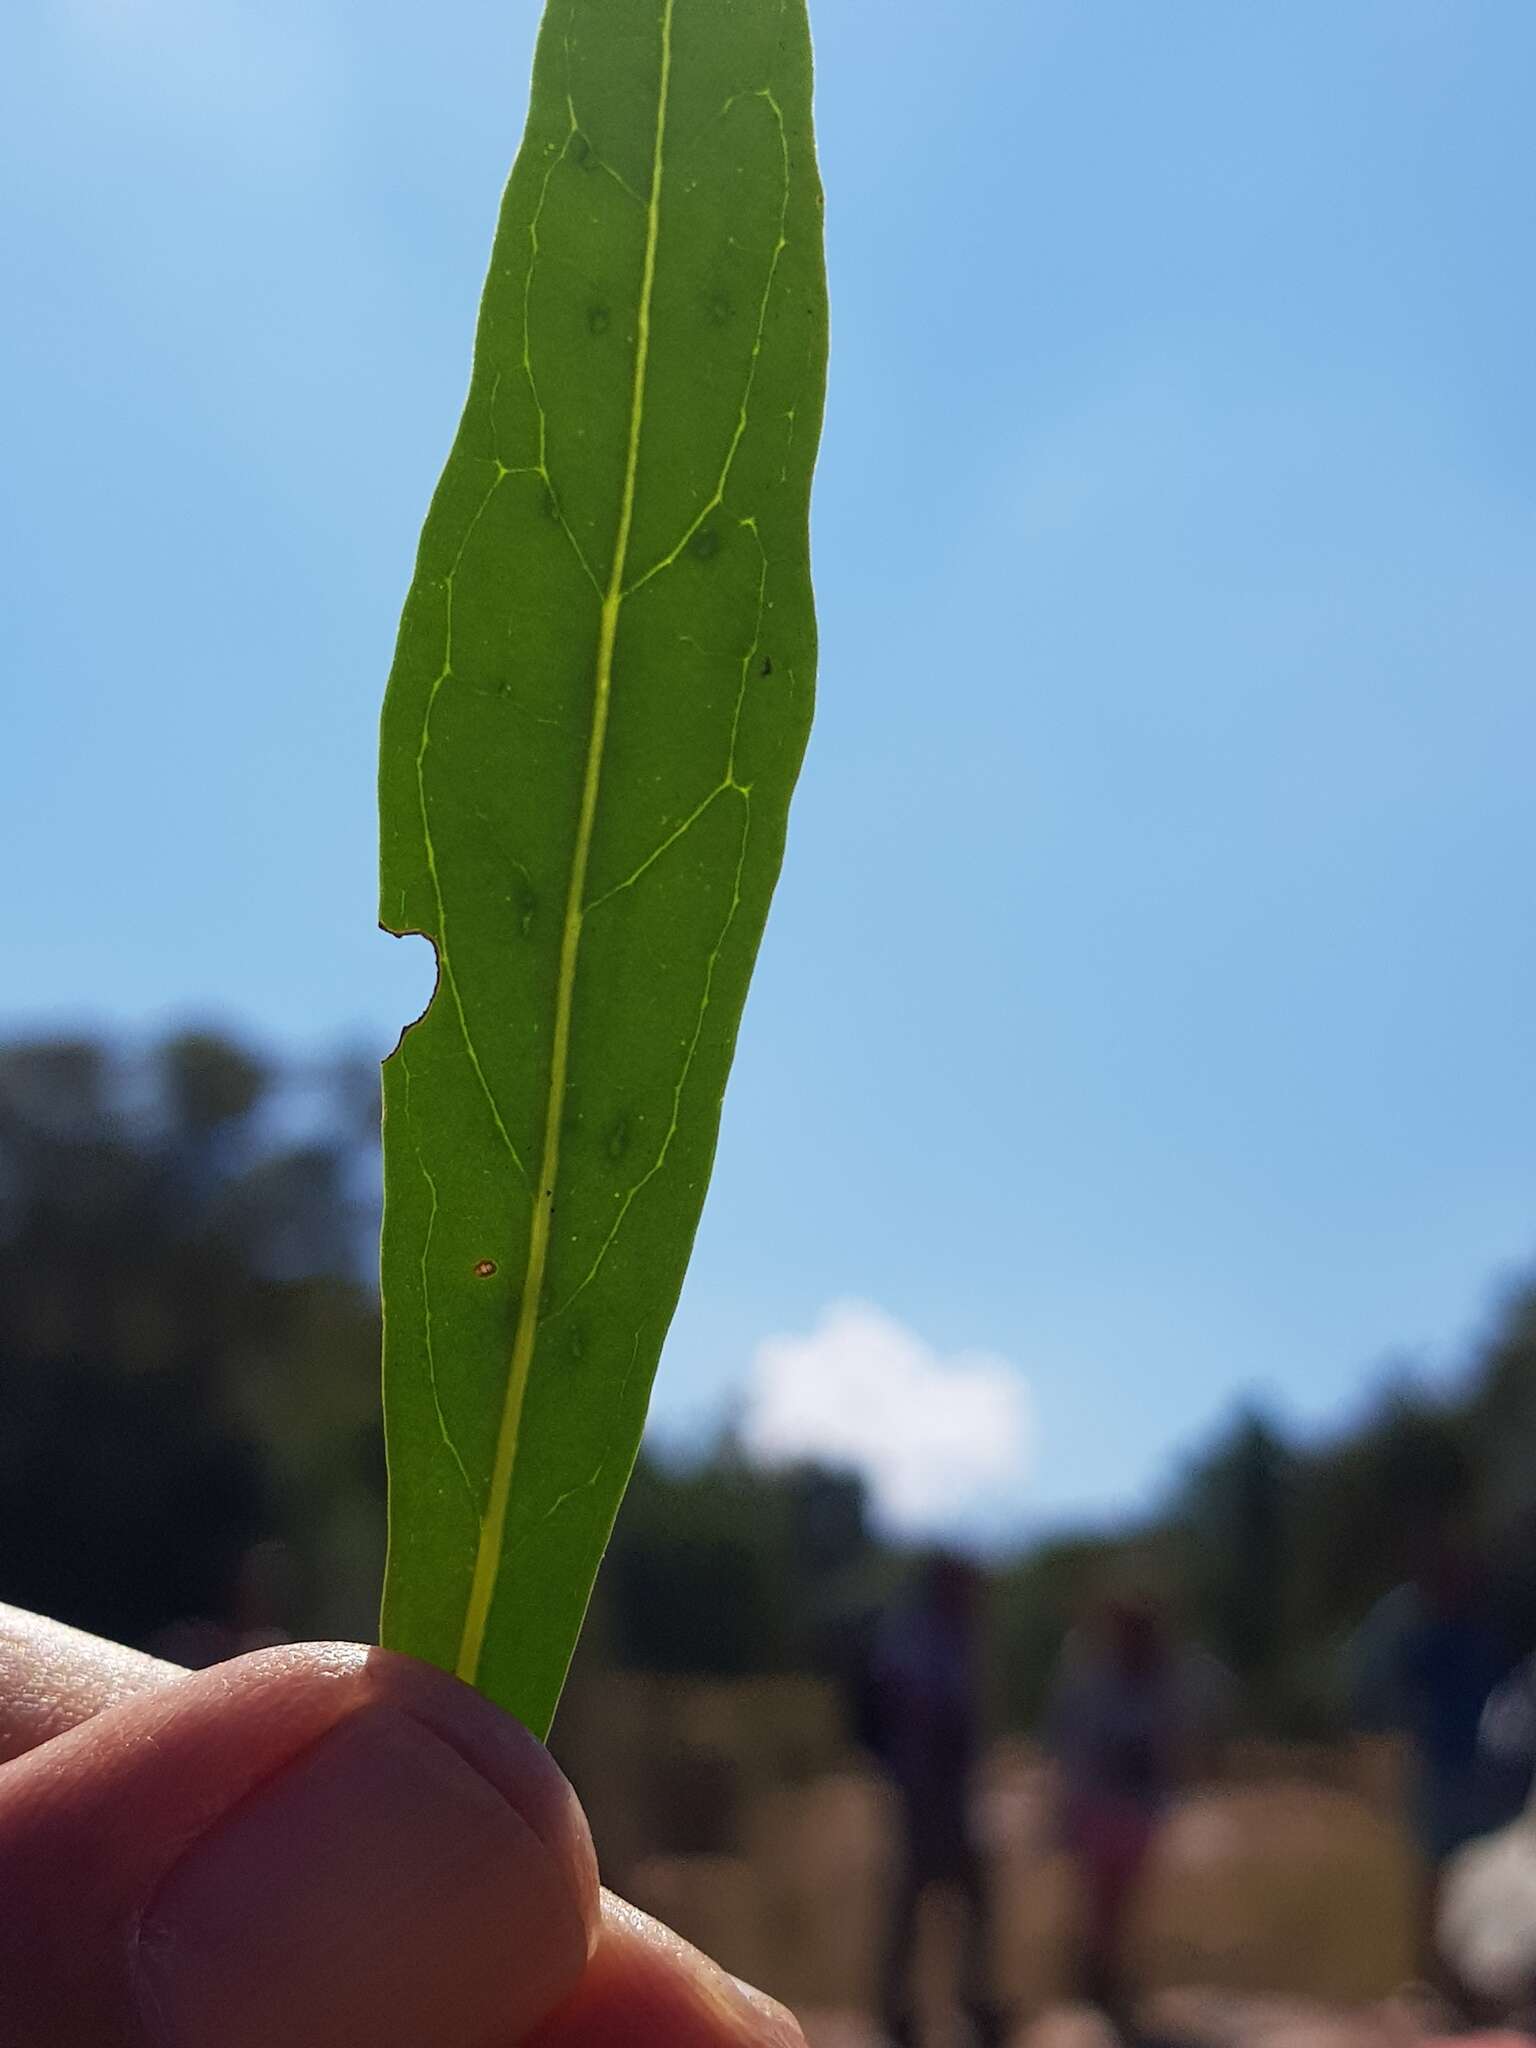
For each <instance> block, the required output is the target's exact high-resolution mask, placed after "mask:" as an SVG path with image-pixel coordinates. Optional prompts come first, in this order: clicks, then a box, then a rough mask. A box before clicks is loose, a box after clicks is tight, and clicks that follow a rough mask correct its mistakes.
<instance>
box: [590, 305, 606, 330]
mask: <svg viewBox="0 0 1536 2048" xmlns="http://www.w3.org/2000/svg"><path fill="white" fill-rule="evenodd" d="M611 318H612V315H611V314H610V313H609V311H608V308H607V307H606V306H589V307H588V308H587V332H588V334H606V333H607V332H608V323H609V320H610V319H611Z"/></svg>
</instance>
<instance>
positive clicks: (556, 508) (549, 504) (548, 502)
mask: <svg viewBox="0 0 1536 2048" xmlns="http://www.w3.org/2000/svg"><path fill="white" fill-rule="evenodd" d="M544 517H545V518H546V519H552V520H555V521H556V522H558V521H559V518H560V500H559V499H558V498H557V497H556V496H555V493H554V490H553V488H552V487H551V486H550V485H549V484H546V485H545V486H544Z"/></svg>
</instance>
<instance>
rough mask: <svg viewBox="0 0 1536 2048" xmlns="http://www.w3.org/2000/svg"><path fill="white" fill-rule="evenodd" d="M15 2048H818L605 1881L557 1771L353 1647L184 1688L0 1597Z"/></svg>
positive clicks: (6, 1888) (0, 1837)
mask: <svg viewBox="0 0 1536 2048" xmlns="http://www.w3.org/2000/svg"><path fill="white" fill-rule="evenodd" d="M0 1902H3V1904H0V2042H3V2043H4V2044H5V2048H621V2044H622V2048H663V2044H665V2048H804V2043H803V2039H802V2036H801V2034H800V2030H799V2028H798V2027H797V2026H796V2025H795V2023H794V2021H793V2020H792V2019H791V2018H790V2016H789V2014H788V2013H786V2012H785V2011H784V2010H783V2008H782V2007H780V2006H777V2005H775V2004H773V2003H772V2001H771V2000H768V1999H765V1998H763V1997H761V1996H760V1994H758V1993H756V1992H752V1991H749V1990H747V1989H745V1988H744V1987H742V1986H740V1985H738V1984H737V1982H736V1980H735V1979H734V1978H730V1977H727V1976H726V1975H725V1974H724V1973H723V1972H722V1971H720V1970H718V1969H716V1967H715V1966H714V1964H712V1963H710V1962H708V1961H707V1960H706V1959H705V1958H704V1957H703V1956H701V1955H699V1954H698V1953H697V1952H696V1951H695V1950H693V1949H690V1948H689V1947H688V1946H687V1945H686V1943H684V1942H681V1941H679V1940H678V1938H677V1937H676V1936H675V1935H673V1934H670V1933H669V1932H668V1931H667V1930H666V1929H665V1928H661V1927H658V1926H657V1924H656V1923H655V1922H654V1921H651V1920H648V1919H647V1918H646V1917H645V1916H644V1915H643V1914H641V1913H637V1912H635V1911H634V1909H633V1908H632V1907H629V1906H626V1905H624V1904H623V1903H622V1902H621V1901H619V1900H616V1899H614V1898H612V1897H611V1896H610V1895H608V1894H606V1893H600V1892H599V1889H598V1882H597V1869H596V1863H595V1860H594V1857H593V1853H592V1844H591V1838H590V1836H589V1835H588V1833H587V1826H586V1822H585V1820H584V1819H583V1817H582V1814H581V1809H580V1808H579V1806H578V1805H577V1803H576V1799H575V1796H574V1794H573V1793H572V1791H571V1789H570V1787H569V1785H567V1783H566V1781H565V1779H564V1778H563V1777H562V1776H561V1774H560V1772H559V1770H558V1769H557V1768H556V1766H555V1764H554V1763H553V1761H552V1760H551V1759H550V1757H549V1754H548V1752H547V1751H546V1750H544V1749H543V1748H542V1747H541V1745H540V1744H538V1743H537V1742H535V1741H534V1739H533V1737H532V1736H531V1735H529V1734H527V1733H526V1731H525V1730H524V1729H523V1728H521V1727H520V1726H519V1725H518V1724H517V1723H516V1722H515V1721H513V1720H511V1719H510V1718H509V1717H508V1716H506V1715H504V1714H502V1713H500V1712H499V1711H498V1710H497V1709H496V1708H494V1707H492V1706H490V1705H488V1704H487V1703H486V1701H484V1700H483V1699H481V1698H480V1697H479V1696H478V1695H477V1694H476V1693H473V1692H471V1691H470V1689H469V1688H468V1687H467V1686H463V1685H460V1684H459V1683H458V1681H457V1680H456V1679H452V1678H448V1677H446V1676H444V1674H443V1673H441V1672H439V1671H435V1670H433V1669H432V1668H431V1667H429V1666H427V1665H424V1664H418V1663H416V1662H414V1661H413V1660H412V1659H409V1658H405V1657H398V1656H394V1655H391V1654H390V1653H388V1652H386V1651H383V1650H371V1649H361V1648H359V1647H357V1646H355V1645H352V1644H336V1643H331V1644H304V1645H298V1646H294V1647H287V1648H283V1649H277V1650H263V1651H259V1652H257V1653H256V1654H255V1655H254V1656H249V1657H240V1658H236V1659H235V1660H234V1661H233V1662H232V1663H229V1664H222V1665H217V1666H215V1667H214V1668H213V1669H211V1670H208V1671H201V1672H195V1673H189V1672H183V1671H180V1670H178V1669H177V1668H175V1667H174V1666H171V1665H167V1664H161V1663H159V1662H157V1661H156V1660H155V1659H153V1658H149V1657H143V1656H140V1655H139V1654H138V1653H137V1652H135V1651H131V1650H123V1649H119V1648H118V1647H117V1646H115V1645H114V1644H110V1643H104V1642H100V1641H98V1640H97V1639H96V1638H95V1637H92V1636H84V1635H80V1634H78V1633H77V1632H76V1631H75V1630H73V1629H66V1628H64V1627H62V1626H60V1625H59V1624H58V1623H56V1622H49V1621H43V1620H40V1619H38V1618H37V1617H36V1616H33V1615H29V1614H22V1613H20V1612H18V1611H17V1610H16V1609H14V1608H7V1607H4V1606H0Z"/></svg>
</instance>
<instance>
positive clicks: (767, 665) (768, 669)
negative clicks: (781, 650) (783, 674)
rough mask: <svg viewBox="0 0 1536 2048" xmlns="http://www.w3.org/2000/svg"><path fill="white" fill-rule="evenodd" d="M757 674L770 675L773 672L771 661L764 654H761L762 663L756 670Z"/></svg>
mask: <svg viewBox="0 0 1536 2048" xmlns="http://www.w3.org/2000/svg"><path fill="white" fill-rule="evenodd" d="M758 674H759V675H760V676H771V675H772V674H773V662H772V660H771V658H770V657H769V656H768V655H766V654H765V655H764V656H763V665H762V667H761V668H760V669H759V670H758Z"/></svg>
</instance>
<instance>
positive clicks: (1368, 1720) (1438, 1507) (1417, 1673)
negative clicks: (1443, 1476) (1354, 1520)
mask: <svg viewBox="0 0 1536 2048" xmlns="http://www.w3.org/2000/svg"><path fill="white" fill-rule="evenodd" d="M1404 1506H1405V1527H1406V1528H1407V1530H1408V1538H1409V1551H1410V1567H1411V1568H1410V1575H1409V1577H1408V1578H1407V1579H1405V1580H1404V1581H1403V1583H1402V1584H1400V1585H1398V1586H1395V1587H1394V1588H1393V1589H1392V1590H1391V1591H1390V1592H1389V1593H1387V1594H1386V1595H1384V1597H1383V1598H1382V1599H1381V1600H1379V1601H1378V1602H1377V1604H1376V1606H1375V1607H1374V1608H1373V1609H1372V1610H1371V1613H1370V1614H1369V1615H1368V1616H1367V1618H1366V1620H1365V1623H1364V1624H1363V1626H1362V1627H1361V1629H1360V1631H1359V1633H1358V1635H1357V1636H1356V1639H1355V1642H1354V1644H1353V1645H1352V1652H1351V1655H1352V1663H1353V1671H1352V1677H1353V1681H1354V1684H1353V1690H1354V1698H1355V1705H1356V1712H1357V1714H1358V1717H1359V1719H1360V1722H1361V1724H1362V1725H1363V1726H1364V1727H1365V1728H1367V1729H1378V1730H1391V1731H1394V1732H1396V1733H1397V1734H1399V1735H1401V1736H1402V1737H1404V1738H1405V1740H1406V1743H1407V1748H1408V1767H1409V1773H1410V1779H1409V1790H1408V1813H1409V1822H1410V1826H1411V1828H1412V1831H1413V1835H1414V1839H1415V1842H1416V1844H1417V1846H1418V1849H1419V1852H1420V1854H1421V1857H1422V1859H1423V1865H1424V1885H1423V1892H1422V1898H1421V1919H1420V1928H1419V1949H1420V1967H1421V1969H1422V1970H1423V1972H1424V1975H1425V1976H1426V1978H1427V1979H1428V1980H1429V1981H1430V1983H1431V1984H1432V1985H1433V1986H1434V1988H1435V1989H1436V1990H1437V1991H1439V1992H1440V1993H1441V1994H1442V1995H1443V1996H1445V1997H1447V1998H1449V1999H1450V2000H1451V2001H1452V2003H1453V2004H1454V2005H1456V2006H1458V2007H1460V2008H1461V2009H1463V2010H1464V2011H1469V2012H1475V2011H1476V2010H1477V2007H1478V2005H1479V2000H1478V1999H1477V1997H1476V1996H1475V1995H1474V1994H1473V1993H1472V1992H1471V1991H1470V1990H1469V1988H1468V1987H1467V1985H1466V1984H1465V1982H1464V1981H1463V1979H1462V1976H1461V1973H1460V1971H1459V1970H1458V1969H1457V1968H1456V1967H1455V1965H1454V1961H1453V1960H1451V1959H1448V1958H1447V1957H1446V1956H1445V1954H1444V1953H1443V1950H1442V1947H1441V1945H1440V1943H1439V1941H1438V1938H1437V1932H1436V1929H1437V1922H1438V1920H1439V1917H1440V1903H1441V1890H1442V1885H1443V1880H1444V1875H1445V1871H1446V1867H1447V1865H1448V1864H1449V1862H1450V1861H1451V1859H1452V1858H1453V1857H1455V1856H1456V1855H1457V1854H1458V1852H1459V1851H1461V1850H1462V1849H1464V1848H1465V1847H1466V1846H1467V1845H1468V1844H1469V1843H1471V1842H1474V1841H1476V1840H1478V1839H1479V1838H1480V1837H1483V1836H1486V1835H1491V1834H1493V1833H1495V1832H1496V1831H1497V1830H1499V1829H1501V1828H1504V1827H1506V1826H1507V1825H1508V1824H1509V1823H1510V1822H1511V1821H1513V1820H1514V1819H1515V1818H1516V1816H1517V1815H1518V1814H1519V1813H1520V1812H1521V1810H1522V1808H1523V1807H1524V1805H1525V1801H1526V1798H1527V1795H1528V1793H1529V1791H1530V1785H1531V1775H1532V1758H1531V1756H1530V1754H1528V1753H1527V1752H1526V1749H1525V1747H1524V1745H1523V1744H1521V1743H1520V1742H1518V1741H1514V1740H1511V1739H1510V1738H1509V1734H1508V1731H1507V1728H1505V1729H1504V1730H1503V1731H1502V1732H1501V1731H1500V1730H1499V1728H1498V1723H1499V1722H1500V1720H1501V1718H1502V1719H1503V1720H1505V1721H1506V1722H1507V1721H1508V1719H1509V1718H1510V1715H1511V1706H1510V1705H1509V1704H1507V1703H1506V1704H1505V1705H1504V1708H1503V1713H1502V1716H1501V1714H1500V1712H1499V1710H1498V1707H1497V1705H1496V1703H1497V1702H1499V1700H1500V1697H1501V1688H1506V1687H1507V1684H1508V1681H1509V1680H1510V1679H1511V1676H1512V1674H1514V1673H1515V1672H1516V1669H1517V1667H1518V1665H1519V1662H1520V1649H1521V1642H1520V1636H1519V1631H1518V1629H1517V1626H1516V1623H1515V1618H1514V1614H1513V1612H1512V1608H1511V1602H1510V1600H1509V1599H1508V1598H1507V1597H1506V1592H1505V1589H1504V1587H1503V1586H1502V1585H1501V1582H1500V1579H1499V1577H1498V1575H1497V1574H1496V1573H1495V1572H1494V1571H1493V1569H1492V1567H1491V1566H1490V1564H1489V1562H1488V1560H1487V1558H1486V1557H1485V1555H1484V1554H1483V1551H1482V1549H1481V1547H1480V1545H1479V1543H1478V1541H1477V1539H1476V1536H1475V1534H1474V1531H1473V1527H1472V1521H1471V1516H1470V1512H1469V1509H1470V1503H1469V1501H1468V1499H1467V1498H1466V1497H1465V1490H1464V1489H1458V1490H1457V1491H1456V1492H1454V1493H1451V1494H1447V1495H1445V1496H1444V1497H1441V1498H1437V1499H1435V1500H1433V1501H1428V1500H1427V1501H1425V1502H1422V1503H1421V1502H1416V1501H1407V1502H1405V1503H1404ZM1503 1697H1504V1699H1505V1701H1506V1702H1508V1701H1509V1700H1510V1698H1511V1695H1509V1694H1508V1693H1507V1692H1506V1693H1505V1694H1504V1695H1503ZM1491 1705H1493V1706H1494V1707H1495V1711H1494V1713H1493V1714H1492V1716H1490V1706H1491ZM1490 1720H1491V1721H1492V1722H1493V1724H1494V1727H1495V1739H1494V1740H1492V1741H1489V1740H1488V1739H1486V1731H1487V1729H1488V1727H1489V1723H1490Z"/></svg>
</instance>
